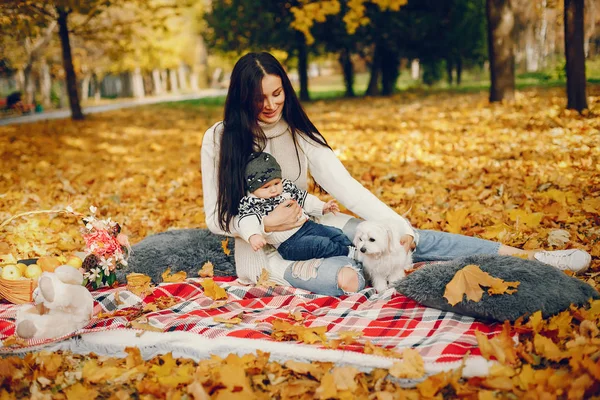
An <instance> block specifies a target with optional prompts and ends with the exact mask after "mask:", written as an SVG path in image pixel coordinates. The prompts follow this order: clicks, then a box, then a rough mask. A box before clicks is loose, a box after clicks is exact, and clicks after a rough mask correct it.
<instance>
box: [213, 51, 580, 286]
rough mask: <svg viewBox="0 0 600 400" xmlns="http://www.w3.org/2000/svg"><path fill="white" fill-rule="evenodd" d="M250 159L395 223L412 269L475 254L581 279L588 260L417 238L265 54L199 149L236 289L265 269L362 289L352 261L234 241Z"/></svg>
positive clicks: (429, 234)
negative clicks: (292, 255) (255, 156)
mask: <svg viewBox="0 0 600 400" xmlns="http://www.w3.org/2000/svg"><path fill="white" fill-rule="evenodd" d="M253 151H264V152H268V153H271V154H273V156H274V157H275V158H276V159H277V160H279V161H280V164H281V168H282V174H283V177H284V178H286V179H289V180H291V181H292V182H294V183H295V184H296V185H297V186H298V187H300V188H302V189H306V188H307V174H308V171H310V174H311V175H312V177H313V178H314V179H315V181H316V182H317V183H318V184H319V185H320V186H321V187H322V188H323V189H325V190H326V191H327V192H328V193H330V194H331V195H332V196H333V197H335V198H336V199H337V200H338V201H339V202H340V203H342V204H343V205H344V206H346V208H348V209H349V210H351V211H352V212H354V213H355V214H356V215H358V216H360V217H361V218H363V219H367V220H381V219H385V220H390V221H395V222H396V223H398V224H401V225H402V226H403V228H404V229H405V231H408V232H411V234H410V235H405V236H403V237H402V239H401V244H402V245H403V246H405V248H406V249H415V246H416V249H415V252H414V254H413V259H414V260H415V261H426V260H447V259H453V258H456V257H460V256H465V255H471V254H504V255H519V254H528V257H530V258H532V259H534V258H535V259H538V260H540V261H542V262H545V263H547V264H551V265H553V266H555V267H557V268H560V269H570V270H573V271H575V272H582V271H583V270H585V269H586V268H587V267H588V266H589V263H590V260H591V257H590V255H589V254H587V253H586V252H584V251H581V250H564V251H553V252H550V251H541V250H540V251H525V250H520V249H517V248H514V247H509V246H505V245H502V244H499V243H494V242H490V241H487V240H483V239H478V238H473V237H467V236H462V235H455V234H449V233H444V232H436V231H423V230H415V229H412V227H411V226H410V224H409V222H408V221H406V220H405V219H404V218H403V217H401V216H399V215H398V214H396V213H395V212H394V211H393V210H392V209H390V208H389V207H388V206H386V205H385V204H383V203H382V202H381V201H380V200H378V199H377V198H376V197H375V196H374V195H373V194H372V193H371V192H369V191H368V190H367V189H365V188H364V187H363V186H362V185H361V184H360V183H359V182H357V181H356V180H355V179H354V178H352V177H351V176H350V174H349V173H348V171H346V169H345V168H344V166H343V165H342V163H341V162H340V161H339V160H338V159H337V157H336V156H335V154H334V153H333V151H332V150H331V148H330V147H329V145H328V144H327V141H326V140H325V138H324V137H323V136H322V135H321V133H320V132H319V131H318V129H317V128H316V127H315V126H314V125H313V123H312V122H311V121H310V119H309V118H308V117H307V115H306V114H305V112H304V110H303V109H302V106H301V105H300V102H299V101H298V98H297V97H296V94H295V92H294V89H293V88H292V85H291V83H290V81H289V79H288V77H287V74H286V73H285V71H284V69H283V67H282V66H281V64H280V63H279V62H278V61H277V60H276V59H275V58H274V57H273V56H272V55H270V54H269V53H250V54H246V55H245V56H243V57H242V58H240V59H239V60H238V62H237V63H236V65H235V67H234V68H233V72H232V74H231V81H230V86H229V91H228V93H227V100H226V102H225V119H224V121H223V122H219V123H216V124H215V125H213V126H212V127H211V128H209V129H208V130H207V131H206V133H205V135H204V139H203V142H202V185H203V191H204V210H205V214H206V223H207V225H208V228H209V229H210V230H211V231H212V232H213V233H216V234H221V235H228V236H234V237H235V262H236V270H237V275H238V278H239V280H240V281H241V282H242V283H248V284H249V283H255V282H256V281H257V280H258V278H259V277H260V275H261V272H262V268H263V267H264V268H266V269H267V270H268V271H269V274H270V279H271V280H273V281H275V282H277V283H279V284H283V285H291V286H294V287H298V288H301V289H306V290H310V291H312V292H315V293H320V294H326V295H333V296H338V295H342V294H344V293H349V292H356V291H359V290H361V289H363V288H364V286H365V278H364V276H363V273H362V270H361V267H360V264H358V263H356V262H355V261H354V260H352V259H350V258H347V257H332V258H327V259H319V260H309V261H297V262H291V261H287V260H284V259H283V258H282V257H281V256H280V255H279V254H278V253H277V251H276V250H275V249H274V248H272V247H271V246H265V247H264V248H263V249H262V250H259V251H256V252H254V251H253V250H252V248H251V247H250V245H249V244H248V243H246V242H245V241H243V240H242V239H241V238H240V237H239V235H238V234H237V226H236V214H237V212H238V210H237V207H238V204H239V201H240V199H241V198H242V197H243V196H244V195H245V194H246V193H244V169H245V166H246V163H247V161H248V158H249V157H250V154H251V153H252V152H253ZM301 216H302V209H301V208H300V206H299V205H298V204H297V203H296V202H294V201H292V200H288V201H286V202H284V203H282V204H281V205H279V206H278V207H277V208H276V209H275V210H274V211H273V212H272V213H270V214H269V215H268V216H267V217H265V218H264V219H263V222H262V226H261V228H262V229H263V231H264V233H265V235H268V234H269V233H270V232H279V231H284V230H289V229H292V228H296V227H298V226H301V225H302V224H303V223H304V221H305V220H304V219H303V218H300V217H301ZM319 222H320V223H324V224H327V225H331V226H336V227H338V228H340V229H342V230H343V231H344V233H346V234H347V235H348V237H349V238H350V239H351V240H352V237H353V233H354V230H355V228H356V225H357V224H358V223H359V222H360V220H358V219H356V218H352V217H350V216H347V215H343V214H337V215H331V214H328V215H327V216H326V217H323V218H322V219H321V220H320V221H319Z"/></svg>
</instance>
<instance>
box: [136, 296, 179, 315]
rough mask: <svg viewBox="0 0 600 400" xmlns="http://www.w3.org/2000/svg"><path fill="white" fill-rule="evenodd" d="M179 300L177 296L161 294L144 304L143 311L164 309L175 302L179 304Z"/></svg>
mask: <svg viewBox="0 0 600 400" xmlns="http://www.w3.org/2000/svg"><path fill="white" fill-rule="evenodd" d="M179 302H180V300H179V299H178V298H177V297H170V296H161V297H157V298H155V299H154V300H153V301H152V302H151V303H147V304H145V305H144V312H154V311H158V310H166V309H167V308H171V307H173V306H174V305H176V304H179Z"/></svg>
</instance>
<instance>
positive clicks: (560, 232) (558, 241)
mask: <svg viewBox="0 0 600 400" xmlns="http://www.w3.org/2000/svg"><path fill="white" fill-rule="evenodd" d="M570 238H571V234H570V233H569V232H567V231H565V230H564V229H555V230H553V231H550V233H549V234H548V244H549V245H550V246H564V245H565V244H567V243H568V242H569V240H570Z"/></svg>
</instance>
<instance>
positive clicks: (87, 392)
mask: <svg viewBox="0 0 600 400" xmlns="http://www.w3.org/2000/svg"><path fill="white" fill-rule="evenodd" d="M65 394H66V395H67V400H81V399H95V398H96V397H98V395H99V392H98V391H97V390H96V389H93V388H90V387H87V386H84V385H82V384H81V383H79V382H78V383H76V384H74V385H71V386H69V387H68V388H66V389H65Z"/></svg>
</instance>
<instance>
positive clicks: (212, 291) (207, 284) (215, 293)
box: [200, 278, 227, 300]
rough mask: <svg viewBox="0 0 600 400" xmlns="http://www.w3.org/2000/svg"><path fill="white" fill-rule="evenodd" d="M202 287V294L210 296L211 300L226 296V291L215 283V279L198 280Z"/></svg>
mask: <svg viewBox="0 0 600 400" xmlns="http://www.w3.org/2000/svg"><path fill="white" fill-rule="evenodd" d="M200 285H202V288H203V289H204V295H205V296H206V297H210V298H211V299H213V300H221V299H226V298H227V292H226V291H225V289H223V288H222V287H221V286H219V285H217V284H216V282H215V281H213V280H212V279H210V278H207V279H204V280H202V282H200Z"/></svg>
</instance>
